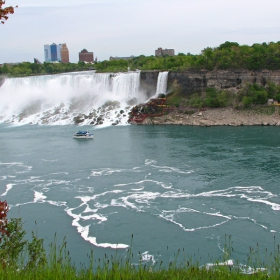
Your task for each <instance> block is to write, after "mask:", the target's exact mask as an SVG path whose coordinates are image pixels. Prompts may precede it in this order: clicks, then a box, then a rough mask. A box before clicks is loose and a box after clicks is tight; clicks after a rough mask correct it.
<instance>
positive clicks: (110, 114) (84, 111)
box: [0, 71, 145, 126]
mask: <svg viewBox="0 0 280 280" xmlns="http://www.w3.org/2000/svg"><path fill="white" fill-rule="evenodd" d="M139 88H140V73H138V72H131V73H118V74H111V73H106V74H99V73H95V72H93V71H88V72H75V73H68V74H59V75H44V76H35V77H25V78H8V79H6V80H5V82H4V84H3V85H2V86H1V87H0V122H8V123H19V124H29V123H30V124H61V125H62V124H73V123H76V124H83V125H84V124H99V125H103V126H104V125H111V124H125V123H126V121H127V118H128V110H129V108H130V106H132V105H134V104H136V103H140V102H143V101H144V100H145V96H144V95H143V94H142V93H141V92H140V90H139Z"/></svg>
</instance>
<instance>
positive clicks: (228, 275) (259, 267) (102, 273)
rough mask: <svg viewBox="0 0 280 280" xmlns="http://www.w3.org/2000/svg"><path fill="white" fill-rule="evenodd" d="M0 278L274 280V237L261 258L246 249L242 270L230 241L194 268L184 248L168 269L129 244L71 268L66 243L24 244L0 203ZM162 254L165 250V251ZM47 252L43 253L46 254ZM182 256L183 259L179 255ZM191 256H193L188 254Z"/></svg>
mask: <svg viewBox="0 0 280 280" xmlns="http://www.w3.org/2000/svg"><path fill="white" fill-rule="evenodd" d="M0 206H1V207H0V208H1V211H0V220H1V222H0V279H5V280H17V279H20V280H30V279H32V280H36V279H38V280H39V279H56V280H60V279H63V280H64V279H67V280H71V279H87V280H90V279H101V280H102V279H104V280H105V279H119V280H125V279H129V280H130V279H190V280H192V279H217V280H219V279H223V280H224V279H253V280H254V279H272V280H274V279H279V276H280V246H279V244H277V243H276V239H275V236H274V244H273V245H274V247H273V248H274V249H273V251H272V252H270V253H268V252H267V251H268V250H266V252H265V254H264V255H263V254H261V253H260V249H259V246H258V244H257V247H256V249H254V248H251V247H250V250H249V254H248V259H247V263H246V265H241V264H239V263H238V262H236V264H235V265H233V262H232V261H231V260H230V259H231V254H232V252H233V245H232V240H231V236H225V242H224V248H223V256H222V257H221V258H220V259H219V260H217V261H215V262H212V264H208V265H203V266H200V264H199V262H198V261H196V260H195V259H194V258H193V257H188V258H187V257H185V251H184V249H183V250H182V251H183V252H182V251H181V252H180V249H179V250H178V251H177V253H175V254H174V258H173V261H171V262H169V263H168V264H164V263H163V262H162V261H161V262H156V263H153V262H152V261H150V262H147V261H144V260H143V259H142V257H141V254H140V252H139V255H138V256H136V260H135V257H134V256H133V252H132V241H133V235H132V238H131V244H130V246H129V248H128V249H127V253H126V256H125V257H123V258H119V256H118V251H116V254H115V255H112V256H108V255H106V254H105V255H104V258H103V260H101V259H98V260H95V259H94V254H93V251H91V253H90V254H89V255H87V257H88V264H87V265H86V264H81V266H80V267H79V268H77V267H76V266H75V265H74V264H73V263H72V260H71V256H70V253H69V251H68V250H67V242H66V239H63V241H62V244H61V245H60V246H57V245H56V243H57V242H56V235H55V238H54V242H53V243H51V244H50V245H49V248H48V250H46V249H45V247H44V244H43V239H39V238H38V237H37V236H36V234H34V232H32V238H31V239H30V240H27V239H25V235H26V232H25V230H24V229H23V223H22V220H21V219H10V220H8V219H7V217H6V216H7V215H6V214H7V212H8V205H7V203H6V202H1V201H0ZM167 249H168V246H167ZM47 252H48V253H47ZM181 254H183V258H182V255H181ZM194 256H195V255H194Z"/></svg>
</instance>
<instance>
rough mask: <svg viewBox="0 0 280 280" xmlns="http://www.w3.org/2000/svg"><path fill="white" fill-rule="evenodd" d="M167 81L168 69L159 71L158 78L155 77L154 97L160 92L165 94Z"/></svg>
mask: <svg viewBox="0 0 280 280" xmlns="http://www.w3.org/2000/svg"><path fill="white" fill-rule="evenodd" d="M167 81H168V71H165V72H159V74H158V79H157V90H156V97H157V96H158V95H159V94H161V93H163V94H166V90H167Z"/></svg>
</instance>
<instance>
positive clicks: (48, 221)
mask: <svg viewBox="0 0 280 280" xmlns="http://www.w3.org/2000/svg"><path fill="white" fill-rule="evenodd" d="M80 128H81V127H77V126H74V125H64V126H61V125H52V126H51V125H22V126H18V125H12V124H5V123H2V124H0V147H1V150H0V195H1V197H0V199H1V200H6V201H7V202H8V204H9V205H10V211H9V218H12V217H21V218H22V219H23V221H24V228H25V229H26V231H27V233H28V236H30V235H31V231H32V230H34V231H35V232H36V233H37V235H38V236H39V237H40V238H44V239H45V245H47V244H49V243H50V242H52V241H53V240H54V235H55V233H56V235H57V237H56V238H57V241H56V242H58V243H60V242H61V241H62V239H63V237H66V240H67V243H68V249H69V251H70V253H71V257H72V260H73V262H75V264H79V263H86V262H87V256H86V254H87V253H89V251H90V250H93V252H94V256H95V258H103V256H104V254H105V253H106V254H107V255H115V254H116V252H117V254H118V256H120V257H125V256H126V253H127V250H128V248H129V246H131V244H132V250H133V252H134V253H135V260H136V262H137V259H139V257H141V258H142V259H143V261H149V262H152V263H155V262H160V261H163V262H164V264H168V263H169V262H170V261H174V259H175V258H176V254H177V252H178V250H179V249H180V253H179V255H180V257H179V258H180V260H181V261H182V260H183V259H184V257H189V256H192V257H193V258H195V259H197V260H198V261H199V262H200V263H201V264H204V263H207V262H211V261H213V260H216V259H218V258H219V257H221V256H222V255H223V247H224V243H225V240H228V238H227V237H226V236H231V241H232V242H233V244H232V247H233V249H234V251H233V252H232V256H231V257H230V258H231V259H233V260H234V261H237V260H238V261H239V262H241V263H246V260H247V255H248V252H249V247H250V246H251V247H256V246H257V245H256V244H258V248H259V249H260V251H261V252H265V249H266V248H268V251H271V250H273V242H274V236H275V238H276V240H278V241H279V233H280V224H279V214H280V199H279V195H280V187H279V182H278V178H279V176H278V175H279V170H280V164H279V158H280V148H279V147H280V145H279V138H280V131H279V128H278V127H264V126H258V127H244V126H241V127H192V126H132V125H124V126H109V127H101V128H98V127H97V126H89V125H86V126H83V127H82V129H89V130H90V131H92V132H93V133H94V139H93V140H92V139H91V140H80V139H79V140H76V139H73V138H72V134H73V133H74V132H75V131H77V130H79V129H80ZM132 235H133V238H132Z"/></svg>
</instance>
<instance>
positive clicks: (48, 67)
mask: <svg viewBox="0 0 280 280" xmlns="http://www.w3.org/2000/svg"><path fill="white" fill-rule="evenodd" d="M90 69H92V66H90V65H89V64H85V63H84V62H78V63H48V62H44V63H43V64H37V63H31V62H22V63H18V64H4V65H3V67H0V75H1V74H2V75H8V76H11V77H19V76H32V75H40V74H42V75H45V74H58V73H65V72H74V71H83V70H90Z"/></svg>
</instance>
